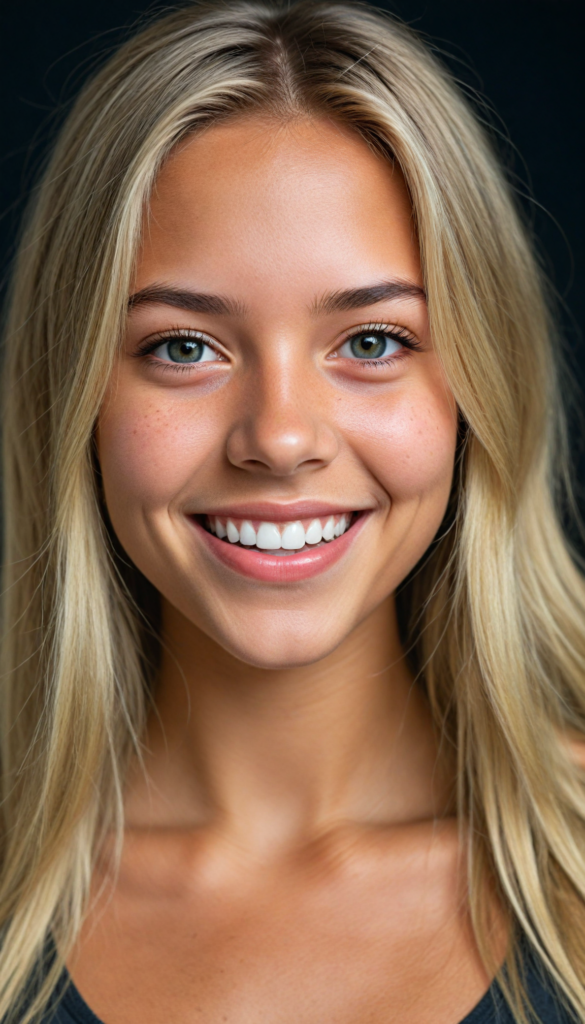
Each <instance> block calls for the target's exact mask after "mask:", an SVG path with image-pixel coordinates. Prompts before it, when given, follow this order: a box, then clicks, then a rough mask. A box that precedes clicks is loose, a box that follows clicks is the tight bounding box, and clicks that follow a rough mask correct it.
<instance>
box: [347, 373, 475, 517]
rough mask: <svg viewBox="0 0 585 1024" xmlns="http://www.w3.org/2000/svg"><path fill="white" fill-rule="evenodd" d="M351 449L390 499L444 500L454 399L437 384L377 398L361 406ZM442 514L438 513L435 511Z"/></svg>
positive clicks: (452, 453)
mask: <svg viewBox="0 0 585 1024" xmlns="http://www.w3.org/2000/svg"><path fill="white" fill-rule="evenodd" d="M362 412H363V415H362V417H361V418H360V424H359V427H360V429H359V435H358V436H357V437H356V435H357V434H358V431H357V430H356V425H355V424H354V426H353V431H352V432H353V435H354V438H356V442H355V443H356V448H357V449H358V450H359V455H360V458H361V460H362V461H363V462H364V464H365V465H366V466H367V467H368V469H369V470H370V472H371V473H372V474H373V475H374V476H375V478H376V479H377V480H378V481H379V483H380V484H381V485H382V487H383V488H384V490H385V491H386V492H387V493H388V494H389V495H390V498H391V499H392V501H393V502H394V503H398V502H401V501H402V502H409V501H416V502H417V503H419V502H421V501H422V502H425V501H427V502H428V501H432V500H434V499H435V498H436V499H437V500H438V501H440V502H441V503H444V502H446V500H447V498H448V495H449V491H450V488H451V480H452V476H453V466H454V459H455V448H456V443H457V413H456V408H455V403H454V402H453V400H452V399H451V398H450V396H449V395H448V393H447V392H445V390H444V389H443V388H440V389H438V390H437V391H434V390H428V389H421V390H417V389H416V388H414V389H412V391H410V390H409V391H405V392H404V393H402V394H400V395H398V396H390V397H389V398H386V399H384V398H380V397H377V398H376V401H375V402H374V403H372V404H370V405H368V406H367V407H366V408H365V409H363V410H362ZM441 514H442V512H441Z"/></svg>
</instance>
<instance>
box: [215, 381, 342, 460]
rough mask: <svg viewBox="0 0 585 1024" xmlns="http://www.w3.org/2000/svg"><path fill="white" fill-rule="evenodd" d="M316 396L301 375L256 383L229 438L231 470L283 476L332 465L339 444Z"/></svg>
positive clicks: (244, 396) (247, 393)
mask: <svg viewBox="0 0 585 1024" xmlns="http://www.w3.org/2000/svg"><path fill="white" fill-rule="evenodd" d="M289 369H290V367H289ZM273 371H276V368H275V367H274V366H273ZM317 391H318V389H317ZM317 391H316V390H315V389H314V388H312V387H311V386H309V385H308V381H307V379H306V378H305V379H304V380H303V377H302V374H300V375H299V376H298V377H297V378H296V379H294V380H293V379H291V376H290V374H287V373H286V371H285V372H284V373H282V374H279V373H278V372H277V371H276V372H272V373H270V374H268V373H265V374H263V375H262V374H260V375H259V376H258V377H257V378H256V379H251V380H250V381H249V382H248V387H247V388H245V389H244V390H243V392H242V393H241V395H240V399H239V404H240V409H239V410H238V412H239V414H238V415H237V416H236V421H235V423H234V424H233V427H232V429H231V431H230V433H229V436H228V441H227V456H228V459H229V461H230V462H231V463H232V465H234V466H237V467H238V468H239V469H244V470H246V471H248V472H254V473H265V474H267V475H272V476H283V477H285V476H292V475H293V474H295V473H298V472H299V471H300V470H304V471H305V470H309V471H310V470H316V469H322V468H324V467H326V466H328V465H329V464H330V463H331V462H332V461H333V459H334V458H335V457H336V455H337V453H338V449H339V445H338V441H337V436H336V432H335V431H334V429H333V428H332V426H331V425H330V423H329V422H328V420H327V416H326V411H325V406H324V403H323V401H319V395H318V393H317Z"/></svg>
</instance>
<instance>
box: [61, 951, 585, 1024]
mask: <svg viewBox="0 0 585 1024" xmlns="http://www.w3.org/2000/svg"><path fill="white" fill-rule="evenodd" d="M525 983H526V989H527V992H528V994H529V996H530V1001H531V1003H532V1007H533V1009H534V1011H535V1013H536V1017H534V1018H531V1024H532V1022H534V1024H575V1022H576V1021H577V1018H576V1017H574V1016H573V1015H570V1014H569V1013H568V1011H567V1010H566V1009H564V1007H563V1006H562V1004H561V1002H560V1000H559V998H558V995H555V992H554V988H553V985H552V983H551V981H550V980H548V979H547V978H546V975H545V974H544V972H543V971H542V969H541V968H539V967H538V965H537V964H536V963H535V962H534V960H531V959H530V958H529V957H527V958H526V975H525ZM61 992H62V995H61V996H60V997H59V1002H58V1005H57V1010H56V1013H55V1011H53V1012H52V1013H51V1012H50V1013H48V1014H47V1016H46V1017H45V1018H44V1019H43V1024H103V1022H102V1021H100V1020H99V1018H98V1017H96V1015H95V1013H93V1011H92V1010H90V1008H89V1006H88V1005H87V1004H86V1003H85V1002H84V1001H83V999H82V998H81V996H80V994H79V992H78V991H77V989H76V988H75V986H74V985H73V982H71V981H70V980H69V979H68V977H65V978H64V981H63V985H62V987H61ZM161 1024H165V1022H164V1021H161ZM453 1024H455V1022H453ZM460 1024H514V1020H513V1017H512V1014H511V1013H510V1010H509V1009H508V1005H507V1003H506V1001H505V999H504V997H503V995H502V993H501V991H500V988H499V986H498V984H497V983H496V982H495V981H494V982H493V983H492V985H491V987H490V988H489V989H488V991H487V992H486V994H485V995H484V997H483V999H481V1000H480V1001H479V1003H478V1004H477V1006H475V1007H474V1009H473V1010H472V1011H471V1013H469V1014H468V1015H467V1017H465V1018H464V1020H462V1021H460Z"/></svg>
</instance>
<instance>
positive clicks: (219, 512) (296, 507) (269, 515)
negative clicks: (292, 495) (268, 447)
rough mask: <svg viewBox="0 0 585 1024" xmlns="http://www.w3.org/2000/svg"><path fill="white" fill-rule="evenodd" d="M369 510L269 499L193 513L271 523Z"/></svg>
mask: <svg viewBox="0 0 585 1024" xmlns="http://www.w3.org/2000/svg"><path fill="white" fill-rule="evenodd" d="M356 511H369V509H361V510H360V509H359V508H358V507H356V506H355V505H353V506H352V505H347V504H344V505H341V504H339V503H338V502H329V501H292V502H289V503H288V504H287V505H283V504H280V503H278V504H275V503H272V502H269V501H254V502H241V503H239V504H237V505H223V506H221V505H217V506H214V507H213V508H206V509H205V510H204V511H201V512H199V513H196V512H192V513H190V514H191V515H208V516H218V517H219V518H220V519H226V518H227V519H260V520H261V521H263V522H270V523H290V522H294V521H295V520H297V519H319V518H322V517H324V516H336V515H343V513H344V512H345V513H347V512H356Z"/></svg>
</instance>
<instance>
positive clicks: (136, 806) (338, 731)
mask: <svg viewBox="0 0 585 1024" xmlns="http://www.w3.org/2000/svg"><path fill="white" fill-rule="evenodd" d="M163 639H164V643H163V651H164V654H163V659H162V669H161V675H160V682H159V686H158V690H157V699H156V708H155V713H153V715H152V717H151V721H150V723H149V729H148V736H147V744H146V747H147V754H146V759H145V760H146V774H139V773H136V774H135V775H134V776H133V777H132V780H131V785H130V790H129V801H128V820H129V824H130V825H133V824H135V825H142V824H146V823H148V824H158V825H166V826H180V827H191V826H197V825H202V824H205V823H208V824H209V823H211V822H214V823H215V824H217V823H219V822H221V825H222V827H224V828H227V829H228V830H230V831H231V832H233V833H234V834H238V836H242V837H243V836H245V837H246V842H247V843H250V842H258V843H259V844H262V845H266V844H267V843H269V844H272V843H277V844H280V843H287V842H291V841H298V840H299V839H303V838H304V839H307V838H308V837H310V836H311V835H315V834H317V833H318V832H320V831H322V830H323V829H326V828H327V827H330V826H331V825H332V824H333V823H334V822H340V821H345V822H348V821H353V822H362V823H364V824H368V823H369V824H373V823H381V822H385V823H398V822H404V821H409V820H411V821H412V820H420V819H421V818H424V817H432V816H434V815H435V814H436V813H438V811H439V804H441V803H442V802H443V801H442V795H441V794H440V793H438V792H435V793H434V792H433V779H435V789H437V783H436V771H435V769H436V757H437V749H436V742H435V738H434V734H433V729H432V724H431V719H430V713H429V710H428V706H427V704H426V700H425V698H424V697H423V695H422V693H421V692H420V690H419V688H418V686H417V685H416V683H415V682H414V680H413V678H412V675H411V674H410V672H409V670H408V668H407V665H406V662H405V658H404V654H403V651H402V649H401V645H400V641H399V637H398V630H397V624H396V615H395V610H394V603H393V600H392V599H389V600H387V601H386V602H384V604H382V605H381V606H379V607H378V608H377V609H376V610H375V611H374V612H373V613H372V614H371V615H370V616H369V617H368V618H367V619H366V620H365V621H364V622H362V623H361V624H360V625H359V626H358V627H357V628H356V629H355V630H354V631H353V633H352V634H351V635H350V636H349V637H348V638H347V639H346V640H345V641H344V643H343V644H341V645H340V647H338V648H337V649H336V650H335V651H334V652H332V653H331V654H330V655H329V656H328V657H326V658H324V659H322V660H321V661H319V662H317V663H316V664H312V665H303V666H298V667H294V668H283V669H270V670H267V669H263V668H257V667H254V666H250V665H246V664H243V663H242V662H240V661H238V660H237V659H236V658H234V657H233V656H232V655H230V654H229V653H228V652H227V651H225V650H224V649H223V648H221V647H220V646H219V645H218V644H216V643H215V642H214V641H213V640H212V639H210V638H209V637H208V636H207V635H205V634H204V633H203V632H201V631H200V630H199V629H197V628H196V627H195V626H193V624H192V623H190V622H189V621H188V620H187V619H185V618H184V617H183V616H182V615H180V614H179V613H178V612H177V611H176V610H175V609H173V608H171V607H170V606H168V605H166V606H165V607H164V614H163ZM146 780H148V782H147V781H146Z"/></svg>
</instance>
